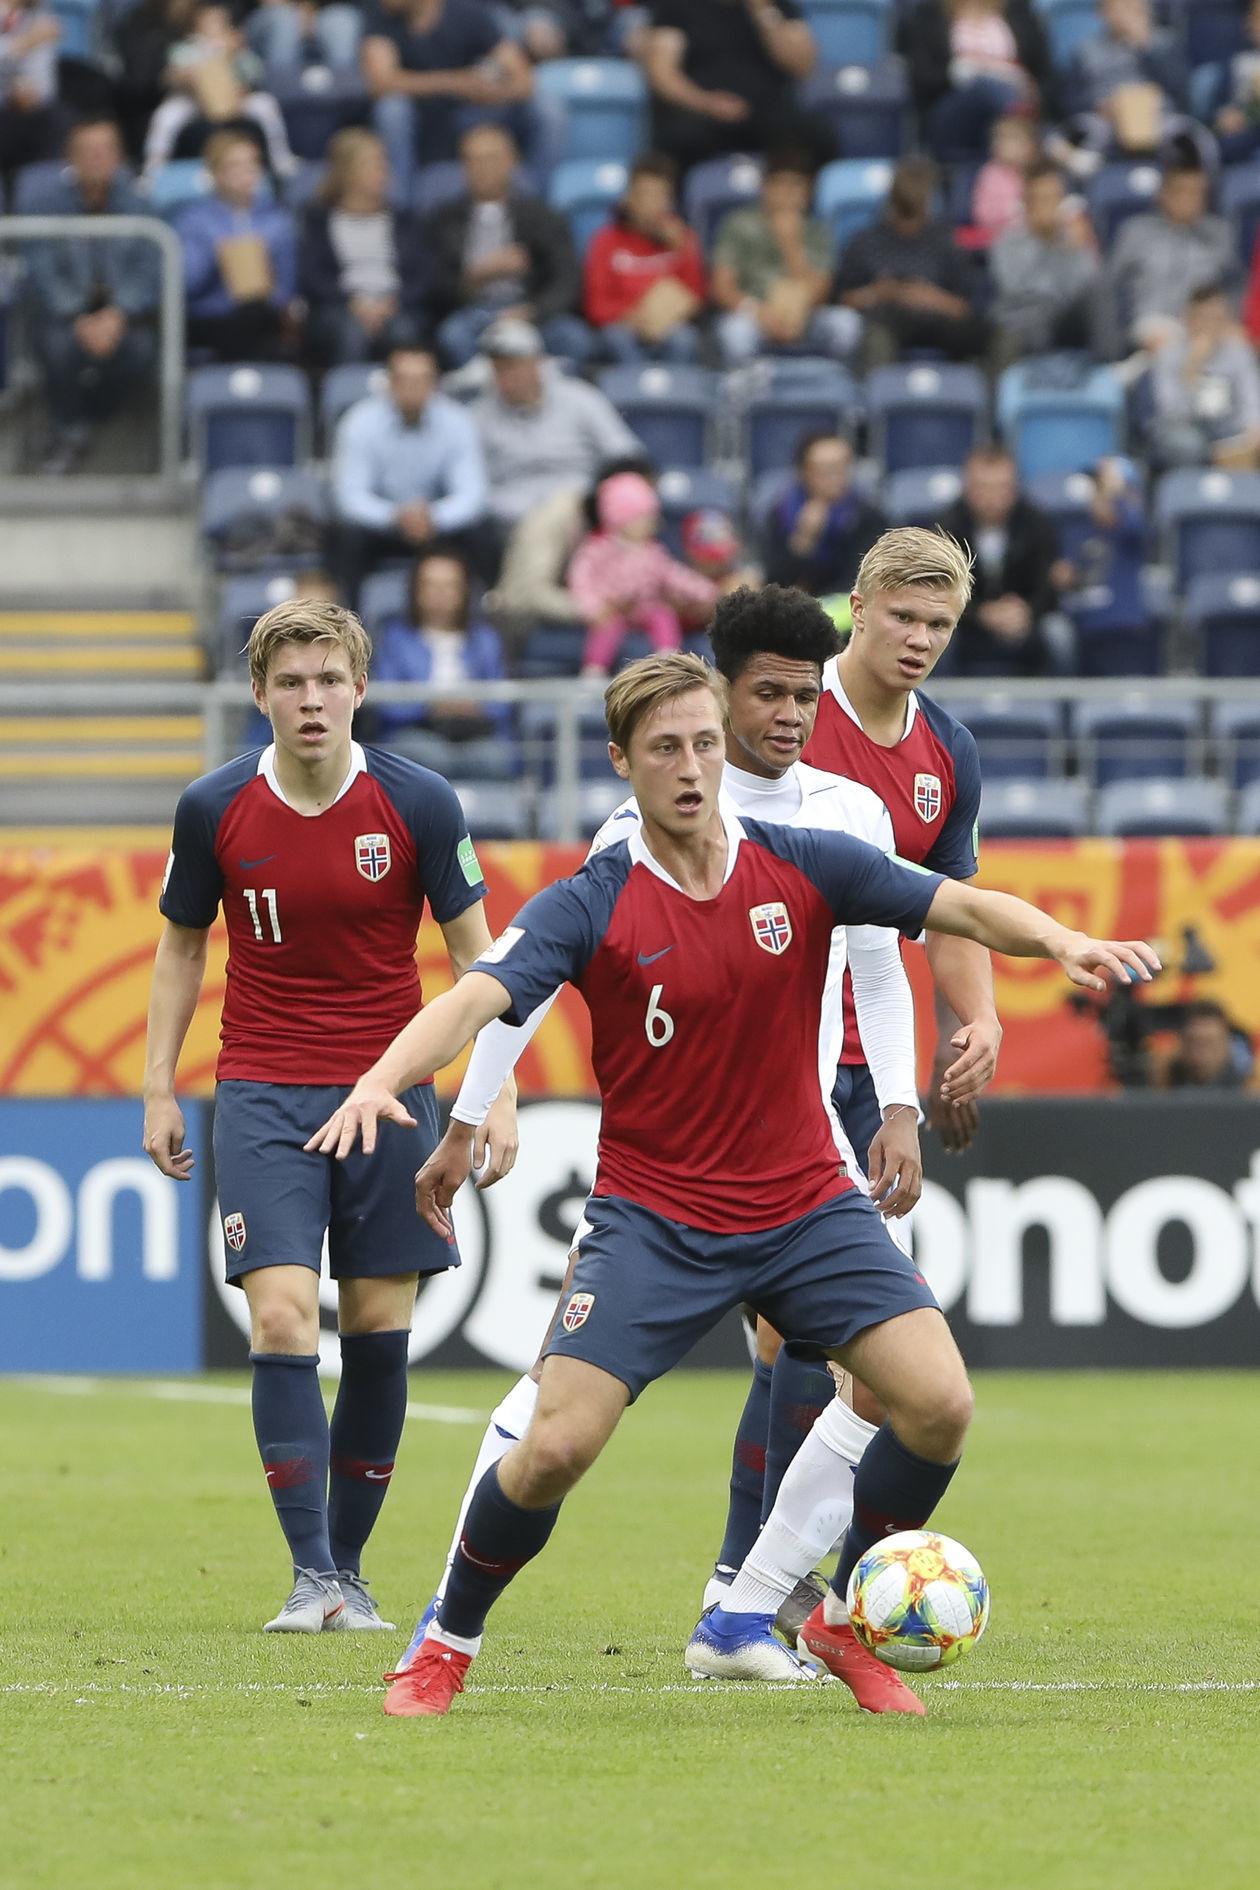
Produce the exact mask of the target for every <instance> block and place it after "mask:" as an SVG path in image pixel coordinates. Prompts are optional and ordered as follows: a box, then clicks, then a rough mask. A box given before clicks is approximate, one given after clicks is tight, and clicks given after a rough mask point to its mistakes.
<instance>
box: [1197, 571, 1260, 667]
mask: <svg viewBox="0 0 1260 1890" xmlns="http://www.w3.org/2000/svg"><path fill="white" fill-rule="evenodd" d="M1186 625H1187V627H1188V628H1189V629H1190V630H1191V631H1193V633H1194V635H1195V637H1196V638H1197V640H1198V650H1199V668H1200V670H1201V671H1202V673H1203V674H1204V675H1205V676H1260V577H1253V576H1252V575H1251V574H1250V573H1247V574H1246V575H1244V576H1235V577H1231V576H1229V575H1228V574H1227V573H1223V572H1206V573H1205V574H1204V575H1203V576H1202V577H1197V578H1195V579H1194V581H1193V582H1192V583H1191V584H1190V585H1189V587H1188V589H1187V591H1186Z"/></svg>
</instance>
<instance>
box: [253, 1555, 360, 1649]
mask: <svg viewBox="0 0 1260 1890" xmlns="http://www.w3.org/2000/svg"><path fill="white" fill-rule="evenodd" d="M293 1573H294V1575H295V1576H296V1577H297V1579H296V1581H295V1582H294V1584H293V1593H292V1594H291V1595H290V1596H289V1599H288V1600H287V1601H286V1602H285V1604H284V1606H283V1608H281V1610H280V1612H279V1614H278V1615H277V1616H276V1618H275V1620H274V1621H264V1623H263V1633H264V1634H321V1633H322V1632H323V1630H324V1629H325V1628H326V1627H336V1626H337V1625H338V1616H339V1615H340V1614H341V1612H342V1610H343V1609H344V1608H345V1605H346V1604H345V1598H344V1596H343V1595H342V1592H341V1588H340V1585H339V1584H338V1581H337V1577H336V1576H335V1575H319V1574H317V1573H316V1571H315V1570H314V1569H313V1568H296V1569H294V1571H293Z"/></svg>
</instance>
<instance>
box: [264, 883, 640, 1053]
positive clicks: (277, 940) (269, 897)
mask: <svg viewBox="0 0 1260 1890" xmlns="http://www.w3.org/2000/svg"><path fill="white" fill-rule="evenodd" d="M258 899H259V895H258V894H257V893H256V892H255V891H254V889H253V887H252V886H246V888H245V903H246V905H247V906H248V907H249V916H250V918H251V919H252V920H253V921H254V937H255V938H261V937H262V936H263V929H262V920H261V918H260V917H259V914H258ZM262 900H263V903H264V905H265V906H266V908H267V912H268V914H269V915H270V918H271V942H272V944H273V945H279V944H281V943H282V940H281V937H280V918H279V914H278V913H277V911H276V891H275V887H274V886H268V887H267V888H266V890H265V891H264V892H263V894H262ZM669 1030H670V1035H671V1036H672V1035H673V1033H674V1026H673V1025H672V1024H671V1025H670V1027H669Z"/></svg>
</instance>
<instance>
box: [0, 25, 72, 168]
mask: <svg viewBox="0 0 1260 1890" xmlns="http://www.w3.org/2000/svg"><path fill="white" fill-rule="evenodd" d="M60 39H61V22H60V20H59V19H58V18H57V16H56V14H55V13H53V12H51V11H50V10H49V9H48V8H46V7H45V6H44V4H43V0H8V5H7V6H6V7H5V9H4V11H3V13H0V171H3V172H5V173H6V174H7V173H8V172H10V171H16V170H20V169H21V167H22V165H23V164H37V163H40V162H41V161H46V160H48V159H50V158H55V157H56V156H57V153H58V152H59V151H60V149H61V141H62V139H63V137H64V136H65V128H66V118H67V115H68V114H67V112H66V109H65V107H64V106H63V105H62V103H61V101H60V100H59V98H58V97H57V46H58V43H59V41H60Z"/></svg>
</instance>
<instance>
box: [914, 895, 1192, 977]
mask: <svg viewBox="0 0 1260 1890" xmlns="http://www.w3.org/2000/svg"><path fill="white" fill-rule="evenodd" d="M925 923H926V925H927V927H928V930H929V931H932V932H947V933H949V934H951V935H952V936H954V937H956V938H973V939H975V940H976V942H977V944H980V945H987V946H988V948H989V950H990V951H993V952H1006V953H1007V954H1008V955H1009V956H1010V957H1012V958H1053V959H1056V960H1057V961H1058V963H1059V964H1061V965H1062V967H1063V969H1064V971H1065V972H1066V973H1067V975H1068V977H1069V978H1070V979H1071V980H1072V983H1073V984H1079V985H1083V986H1084V987H1085V989H1086V990H1087V991H1105V990H1106V989H1107V981H1108V979H1109V978H1110V979H1113V980H1114V981H1115V983H1117V984H1129V983H1136V982H1138V981H1139V980H1141V981H1143V982H1144V981H1146V980H1148V979H1150V978H1151V977H1152V976H1153V975H1154V973H1155V972H1157V971H1159V970H1161V969H1162V967H1161V965H1160V962H1159V958H1158V956H1157V954H1156V953H1155V952H1154V951H1153V950H1152V949H1151V947H1150V946H1149V945H1147V944H1145V943H1144V942H1143V941H1142V940H1141V939H1128V940H1123V941H1122V940H1118V939H1097V938H1090V937H1089V936H1088V935H1087V934H1086V933H1084V932H1074V931H1072V930H1071V928H1070V927H1068V926H1066V925H1060V924H1059V923H1058V921H1057V919H1052V918H1051V917H1050V914H1049V913H1048V912H1042V911H1041V910H1040V909H1039V907H1037V906H1031V905H1029V904H1028V901H1027V900H1026V899H1016V898H1015V897H1014V896H1013V894H1011V893H999V892H981V891H980V890H979V889H978V888H977V887H974V886H964V885H962V884H961V883H960V882H959V881H958V880H956V879H946V880H942V881H941V883H940V885H939V886H938V887H937V889H936V892H935V894H934V896H933V899H932V903H931V905H930V906H929V907H928V911H927V919H926V921H925Z"/></svg>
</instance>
